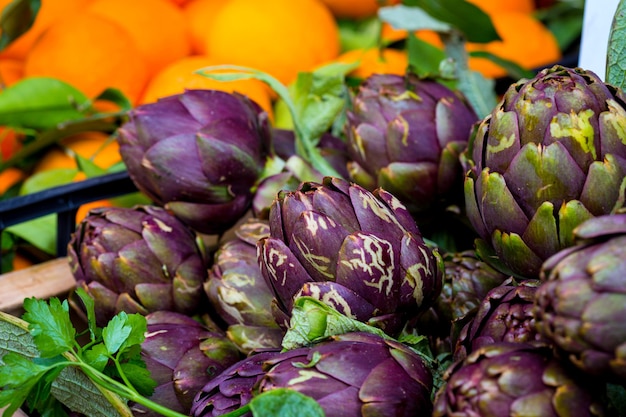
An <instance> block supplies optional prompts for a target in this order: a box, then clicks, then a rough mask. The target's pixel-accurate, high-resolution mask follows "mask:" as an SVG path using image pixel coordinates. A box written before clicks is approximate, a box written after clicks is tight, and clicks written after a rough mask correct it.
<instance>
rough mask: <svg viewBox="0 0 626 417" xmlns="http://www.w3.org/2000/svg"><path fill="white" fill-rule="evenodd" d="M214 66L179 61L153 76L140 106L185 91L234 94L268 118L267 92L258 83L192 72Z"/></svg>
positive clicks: (206, 60) (205, 60)
mask: <svg viewBox="0 0 626 417" xmlns="http://www.w3.org/2000/svg"><path fill="white" fill-rule="evenodd" d="M216 64H218V63H217V62H216V61H215V59H213V58H211V57H208V56H202V55H195V56H189V57H185V58H182V59H179V60H178V61H176V62H173V63H171V64H170V65H168V66H167V67H165V68H163V69H162V70H161V71H160V72H159V73H157V74H156V75H155V76H154V77H152V79H151V80H150V82H149V83H148V86H147V87H146V90H145V92H144V95H143V97H142V99H141V102H142V103H151V102H154V101H156V100H158V99H159V98H161V97H166V96H170V95H174V94H180V93H182V92H184V91H185V90H186V89H207V90H221V91H227V92H233V91H237V92H238V93H241V94H245V95H247V96H248V97H250V98H251V99H252V100H254V101H256V102H257V104H259V106H261V107H262V108H263V109H264V110H265V111H267V112H268V114H269V115H271V114H272V102H271V99H270V93H269V88H268V87H267V86H266V85H265V84H264V83H263V82H262V81H259V80H254V79H247V80H237V81H218V80H214V79H211V78H208V77H205V76H203V75H200V74H195V71H196V70H199V69H201V68H203V67H208V66H212V65H216Z"/></svg>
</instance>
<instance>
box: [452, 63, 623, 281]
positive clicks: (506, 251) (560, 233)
mask: <svg viewBox="0 0 626 417" xmlns="http://www.w3.org/2000/svg"><path fill="white" fill-rule="evenodd" d="M461 161H462V163H463V165H464V168H465V170H466V179H465V203H466V210H467V216H468V217H469V219H470V221H471V223H472V225H473V226H474V228H475V229H476V231H477V233H478V234H479V235H480V237H481V238H482V239H484V240H485V241H486V242H487V243H488V245H490V246H491V247H492V248H493V249H494V250H495V252H496V254H497V255H498V257H499V258H500V259H501V261H502V262H503V263H504V264H506V265H507V266H508V267H509V268H510V270H511V271H512V272H514V273H515V274H517V275H518V276H521V277H528V278H538V274H539V270H540V268H541V264H542V262H543V261H545V260H546V259H547V258H548V257H550V256H551V255H553V254H555V253H556V252H558V251H559V250H561V249H563V248H566V247H568V246H571V245H572V244H573V234H572V230H573V229H574V228H575V227H576V226H577V225H578V224H580V223H581V222H583V221H584V220H586V219H589V218H591V217H594V216H599V215H604V214H610V213H616V212H618V211H619V210H621V209H622V208H623V200H624V199H623V191H622V189H623V187H624V184H625V183H626V182H625V177H626V101H625V96H624V93H623V92H622V90H620V89H617V88H614V87H612V86H611V85H608V84H605V83H604V82H603V81H602V80H601V79H600V78H599V77H598V76H597V75H596V74H594V73H593V72H591V71H586V70H583V69H580V68H574V69H572V68H566V67H562V66H558V65H557V66H554V67H552V68H547V69H544V70H542V71H541V72H539V73H538V74H537V76H535V77H534V78H532V79H523V80H520V81H518V82H517V83H515V84H512V85H511V86H510V87H509V88H508V90H507V91H506V93H505V94H504V96H503V98H502V100H501V102H500V103H499V104H498V106H497V107H496V108H495V109H494V110H493V111H492V113H491V114H490V115H488V116H487V117H485V118H484V119H483V120H482V122H481V123H480V124H479V125H477V126H476V128H475V129H474V131H473V134H472V136H471V138H470V142H469V146H468V149H467V150H466V152H464V153H463V154H462V155H461Z"/></svg>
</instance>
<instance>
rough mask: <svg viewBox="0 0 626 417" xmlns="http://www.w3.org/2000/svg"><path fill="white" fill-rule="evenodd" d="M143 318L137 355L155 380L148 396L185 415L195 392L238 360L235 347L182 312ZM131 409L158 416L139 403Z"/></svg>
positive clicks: (224, 337) (220, 335) (160, 313)
mask: <svg viewBox="0 0 626 417" xmlns="http://www.w3.org/2000/svg"><path fill="white" fill-rule="evenodd" d="M146 320H147V323H148V332H147V333H146V338H145V340H144V341H143V342H142V344H141V356H142V358H143V360H144V361H145V363H146V367H147V369H148V371H149V372H150V376H151V377H152V378H153V379H154V380H155V381H156V383H157V387H156V388H155V390H154V393H153V394H152V395H151V396H150V398H151V399H152V400H154V401H156V402H157V403H159V404H161V405H164V406H166V407H168V408H170V409H172V410H175V411H178V412H181V413H185V414H188V413H189V411H190V410H191V405H192V403H193V399H194V397H195V395H196V393H197V392H198V391H199V390H200V389H202V387H203V386H205V385H206V384H207V383H208V382H209V381H211V380H212V379H213V378H215V377H217V376H218V375H219V374H220V373H221V372H222V371H224V370H225V369H227V368H228V367H230V366H231V365H233V364H234V363H236V362H238V361H239V360H240V359H241V356H240V353H239V350H238V349H237V347H236V346H235V345H234V344H232V343H231V342H230V340H228V338H227V337H226V335H224V334H223V333H218V332H216V331H211V330H209V328H207V327H205V326H203V325H202V323H200V322H199V321H196V320H194V319H192V318H191V317H189V316H186V315H184V314H180V313H174V312H171V311H156V312H154V313H150V314H148V315H147V316H146ZM132 409H133V411H134V412H136V414H137V415H142V416H147V417H156V416H159V415H160V414H159V413H156V412H154V411H151V410H148V409H146V408H145V407H143V406H141V405H139V404H134V405H133V406H132Z"/></svg>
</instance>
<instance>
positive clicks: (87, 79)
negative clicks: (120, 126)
mask: <svg viewBox="0 0 626 417" xmlns="http://www.w3.org/2000/svg"><path fill="white" fill-rule="evenodd" d="M24 76H25V77H31V76H46V77H53V78H57V79H60V80H62V81H65V82H67V83H69V84H72V85H73V86H74V87H76V88H78V89H79V90H81V91H82V92H83V93H84V94H85V95H87V96H88V97H92V98H93V97H95V96H97V95H99V94H100V93H101V92H102V91H104V90H105V89H106V88H107V87H114V88H118V89H120V90H121V91H122V92H123V93H124V94H125V95H126V96H127V97H128V98H129V99H130V100H131V102H136V100H137V98H138V97H139V94H140V93H141V91H142V90H143V87H144V85H145V83H146V81H147V73H146V63H145V60H144V58H143V57H142V55H141V53H140V52H139V50H138V49H137V48H136V47H135V44H134V42H133V39H132V37H131V36H130V35H129V34H128V32H127V31H126V30H124V28H122V27H121V26H120V25H119V24H117V23H115V22H113V21H111V20H110V19H108V18H105V17H103V16H99V15H96V14H94V13H91V12H86V11H83V12H80V13H75V14H72V15H71V16H68V17H66V18H63V19H59V20H57V21H55V22H54V23H53V24H52V25H51V26H50V27H49V28H48V29H47V30H46V31H45V32H44V33H43V34H42V36H41V37H40V38H39V39H38V40H37V42H35V44H34V45H33V47H32V50H31V51H30V53H29V54H28V57H27V58H26V63H25V67H24Z"/></svg>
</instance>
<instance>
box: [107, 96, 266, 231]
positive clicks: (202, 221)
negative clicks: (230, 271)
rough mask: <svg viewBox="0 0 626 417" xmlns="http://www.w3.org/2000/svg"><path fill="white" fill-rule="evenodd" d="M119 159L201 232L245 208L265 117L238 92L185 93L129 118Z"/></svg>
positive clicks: (262, 146)
mask: <svg viewBox="0 0 626 417" xmlns="http://www.w3.org/2000/svg"><path fill="white" fill-rule="evenodd" d="M129 117H130V120H129V121H128V122H127V123H125V124H124V125H123V126H122V127H121V128H120V129H119V143H120V154H121V155H122V159H123V160H124V163H125V164H126V167H127V169H128V173H129V174H130V177H131V179H132V180H133V182H134V183H135V185H136V186H137V188H139V190H141V191H143V192H144V193H145V194H146V195H148V197H150V198H151V199H152V200H153V201H155V202H156V203H157V204H159V205H163V206H165V207H166V208H167V209H169V210H171V211H172V212H173V213H174V214H175V215H176V216H177V217H179V218H180V219H181V220H183V221H184V222H186V223H187V224H189V225H190V226H191V227H193V228H194V229H195V230H197V231H199V232H202V233H209V234H210V233H221V232H223V231H225V230H226V229H228V228H229V227H230V226H232V225H233V224H235V222H237V220H239V219H240V218H241V217H242V216H243V214H244V213H245V212H246V210H248V208H249V207H250V205H251V202H252V198H253V191H252V188H253V186H254V185H255V183H256V182H257V180H258V179H259V178H260V176H261V172H262V170H263V166H264V163H265V157H266V146H267V145H268V141H269V127H268V122H267V114H266V113H265V112H263V111H262V110H261V108H260V107H259V106H258V105H257V104H256V103H254V102H253V101H251V100H250V99H248V98H247V97H245V96H243V95H240V94H237V93H232V94H230V93H226V92H222V91H217V90H187V91H186V92H184V93H182V94H178V95H174V96H169V97H166V98H164V99H161V100H159V101H158V102H156V103H150V104H144V105H142V106H139V107H137V108H135V109H133V110H131V111H130V113H129Z"/></svg>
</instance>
